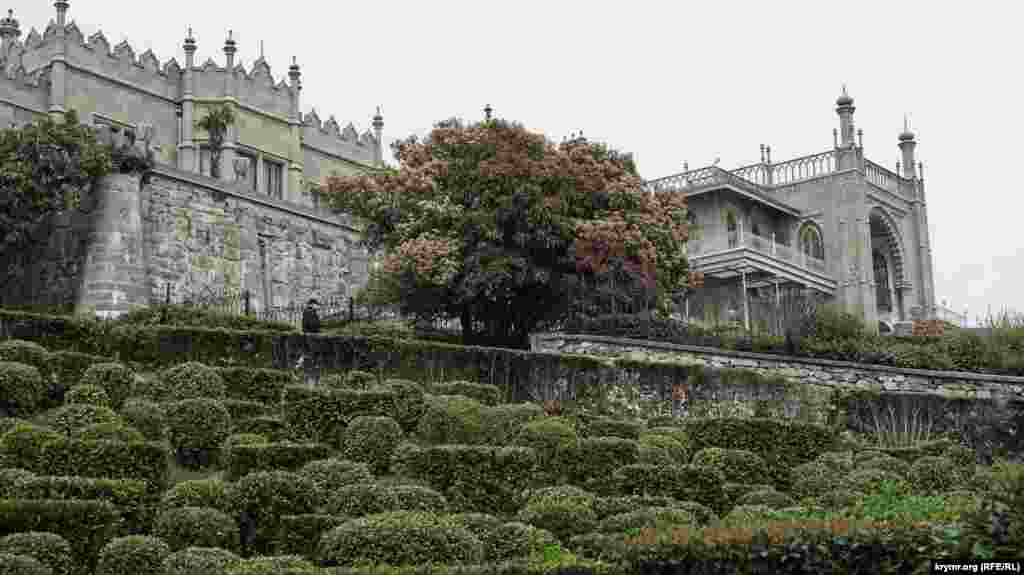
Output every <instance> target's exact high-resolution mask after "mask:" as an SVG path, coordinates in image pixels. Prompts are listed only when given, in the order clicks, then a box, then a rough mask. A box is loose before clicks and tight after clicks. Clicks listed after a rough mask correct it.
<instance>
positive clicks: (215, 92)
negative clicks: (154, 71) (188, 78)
mask: <svg viewBox="0 0 1024 575" xmlns="http://www.w3.org/2000/svg"><path fill="white" fill-rule="evenodd" d="M232 72H233V74H232V80H231V83H230V84H228V69H227V67H225V66H222V65H220V64H218V63H217V62H215V61H214V60H213V59H212V58H207V60H206V61H205V62H204V63H203V64H202V65H201V66H196V67H194V68H193V69H192V78H193V89H192V94H193V96H194V97H196V98H197V99H208V98H209V99H213V98H221V97H223V96H224V91H225V87H226V86H230V88H231V89H232V90H231V93H232V94H233V96H234V98H235V99H236V100H237V101H238V103H239V104H240V105H242V106H245V107H249V108H255V109H257V110H261V111H263V112H267V113H269V114H272V115H274V116H278V117H280V118H283V119H287V118H288V117H289V116H290V115H291V105H292V93H291V88H290V87H289V86H288V84H287V83H286V82H285V79H284V77H282V78H281V79H280V80H278V81H277V82H275V81H274V77H273V75H272V74H271V72H270V65H269V64H267V62H266V60H264V59H263V58H258V59H257V60H256V61H255V62H253V64H252V67H251V68H250V69H249V70H248V71H246V69H245V66H244V65H243V64H242V63H241V62H239V63H238V64H236V65H235V66H234V68H233V70H232Z"/></svg>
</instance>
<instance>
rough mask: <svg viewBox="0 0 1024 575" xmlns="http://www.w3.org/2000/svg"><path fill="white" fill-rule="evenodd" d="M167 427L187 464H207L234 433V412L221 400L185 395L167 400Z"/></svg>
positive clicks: (182, 461) (194, 465) (181, 457)
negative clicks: (180, 399) (194, 397)
mask: <svg viewBox="0 0 1024 575" xmlns="http://www.w3.org/2000/svg"><path fill="white" fill-rule="evenodd" d="M166 409H167V411H166V413H167V431H168V437H167V438H168V439H169V440H170V442H171V446H172V447H174V449H175V450H177V452H178V456H179V461H180V462H181V463H182V464H183V465H185V466H187V467H204V466H206V465H208V464H210V463H212V456H215V455H216V453H217V452H218V451H219V449H220V446H221V444H222V443H223V442H224V440H225V439H227V438H228V436H229V435H230V434H231V414H229V413H228V410H227V409H226V408H225V407H224V405H223V404H221V402H219V401H216V400H209V399H186V400H183V401H176V402H174V403H170V404H167V408H166Z"/></svg>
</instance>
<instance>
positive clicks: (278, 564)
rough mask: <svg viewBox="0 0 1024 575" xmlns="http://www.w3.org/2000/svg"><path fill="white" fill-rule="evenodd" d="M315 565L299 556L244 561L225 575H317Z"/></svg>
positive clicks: (233, 566) (279, 556)
mask: <svg viewBox="0 0 1024 575" xmlns="http://www.w3.org/2000/svg"><path fill="white" fill-rule="evenodd" d="M317 573H318V571H317V570H316V566H315V565H314V564H313V563H310V562H309V561H307V560H305V559H304V558H302V557H299V556H297V555H278V556H269V557H251V558H249V559H242V560H241V561H239V562H238V563H235V564H233V565H231V566H230V567H228V570H227V571H226V572H225V575H316V574H317Z"/></svg>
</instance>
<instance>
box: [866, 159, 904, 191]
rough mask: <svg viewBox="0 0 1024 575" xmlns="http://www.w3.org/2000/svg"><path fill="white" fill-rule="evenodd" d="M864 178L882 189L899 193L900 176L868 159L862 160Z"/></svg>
mask: <svg viewBox="0 0 1024 575" xmlns="http://www.w3.org/2000/svg"><path fill="white" fill-rule="evenodd" d="M864 178H865V179H866V180H867V181H868V182H870V183H872V184H874V185H876V186H878V187H879V188H882V189H883V190H886V191H889V192H892V193H894V194H899V193H900V185H899V182H900V179H901V178H900V177H899V176H898V175H897V174H896V173H895V172H893V171H890V170H888V169H886V168H883V167H882V166H879V165H878V164H876V163H874V162H872V161H870V160H864Z"/></svg>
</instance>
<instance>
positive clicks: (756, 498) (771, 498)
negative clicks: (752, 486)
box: [739, 489, 796, 509]
mask: <svg viewBox="0 0 1024 575" xmlns="http://www.w3.org/2000/svg"><path fill="white" fill-rule="evenodd" d="M739 504H740V505H765V506H767V507H770V508H772V509H782V508H785V507H793V506H794V505H796V501H794V500H793V498H792V497H790V496H789V495H786V494H785V493H780V492H778V491H775V490H774V489H769V490H764V491H754V492H752V493H747V494H746V495H744V496H743V497H741V498H740V500H739Z"/></svg>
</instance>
